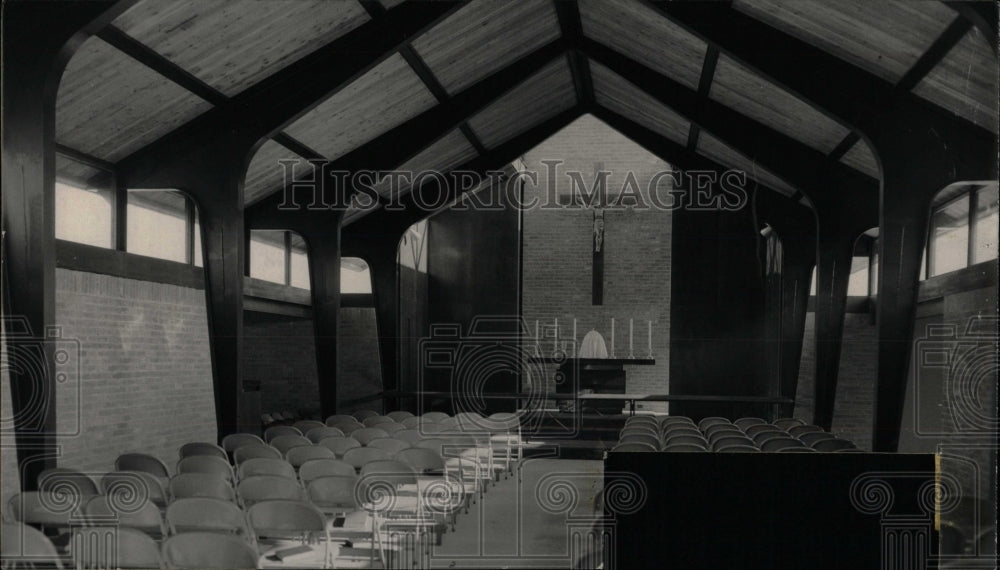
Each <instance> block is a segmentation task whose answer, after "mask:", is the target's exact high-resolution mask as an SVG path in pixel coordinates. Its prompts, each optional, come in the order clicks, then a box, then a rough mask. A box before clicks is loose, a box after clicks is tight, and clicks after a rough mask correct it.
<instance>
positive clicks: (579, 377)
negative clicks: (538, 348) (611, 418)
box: [556, 358, 656, 414]
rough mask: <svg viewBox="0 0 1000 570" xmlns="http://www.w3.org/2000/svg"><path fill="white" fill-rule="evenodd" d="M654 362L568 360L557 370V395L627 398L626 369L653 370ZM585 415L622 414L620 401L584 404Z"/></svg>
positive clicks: (641, 359)
mask: <svg viewBox="0 0 1000 570" xmlns="http://www.w3.org/2000/svg"><path fill="white" fill-rule="evenodd" d="M654 364H656V360H655V359H652V358H567V359H565V360H564V361H562V362H561V363H560V364H559V366H558V368H557V369H556V393H557V394H569V395H573V394H624V393H625V389H626V386H627V384H626V380H627V378H626V369H625V367H626V366H635V365H641V366H652V365H654ZM580 405H581V406H583V407H584V409H583V410H581V411H583V412H588V413H593V412H596V413H600V414H620V413H622V402H621V401H618V400H608V401H601V400H584V401H581V403H580Z"/></svg>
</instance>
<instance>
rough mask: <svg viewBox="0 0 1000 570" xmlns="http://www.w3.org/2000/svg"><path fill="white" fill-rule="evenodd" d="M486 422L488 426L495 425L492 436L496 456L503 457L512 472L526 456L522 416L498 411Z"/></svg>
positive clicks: (508, 470)
mask: <svg viewBox="0 0 1000 570" xmlns="http://www.w3.org/2000/svg"><path fill="white" fill-rule="evenodd" d="M476 421H477V422H480V421H482V420H476ZM485 423H486V425H488V426H495V427H494V428H493V429H492V430H491V431H492V433H493V435H492V437H491V438H490V441H491V442H492V446H493V456H494V458H499V459H501V461H502V462H503V464H504V465H505V466H506V468H507V473H508V474H512V473H513V472H514V466H515V465H516V464H517V463H519V462H520V461H521V459H522V458H523V457H524V440H523V439H522V438H521V418H520V416H518V415H517V414H515V413H510V412H497V413H495V414H491V415H490V417H489V418H487V420H486V422H485Z"/></svg>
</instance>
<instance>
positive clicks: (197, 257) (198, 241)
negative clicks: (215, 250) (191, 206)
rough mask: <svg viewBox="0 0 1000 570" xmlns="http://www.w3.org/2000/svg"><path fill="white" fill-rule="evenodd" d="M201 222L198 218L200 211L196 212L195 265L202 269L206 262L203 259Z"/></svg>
mask: <svg viewBox="0 0 1000 570" xmlns="http://www.w3.org/2000/svg"><path fill="white" fill-rule="evenodd" d="M201 256H202V252H201V220H200V219H199V218H198V209H197V208H195V211H194V265H195V267H202V266H203V265H204V262H203V261H202V259H201Z"/></svg>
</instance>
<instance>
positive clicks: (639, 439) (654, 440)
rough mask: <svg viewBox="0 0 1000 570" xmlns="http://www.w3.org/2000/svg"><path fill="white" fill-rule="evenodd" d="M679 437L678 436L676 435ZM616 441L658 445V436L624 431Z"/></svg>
mask: <svg viewBox="0 0 1000 570" xmlns="http://www.w3.org/2000/svg"><path fill="white" fill-rule="evenodd" d="M678 437H680V436H678ZM618 443H648V444H649V445H653V446H658V445H660V438H658V437H656V436H654V435H649V434H645V433H634V432H633V433H626V434H623V435H622V436H621V438H619V439H618Z"/></svg>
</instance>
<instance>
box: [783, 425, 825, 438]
mask: <svg viewBox="0 0 1000 570" xmlns="http://www.w3.org/2000/svg"><path fill="white" fill-rule="evenodd" d="M788 433H789V434H791V435H792V437H799V436H801V435H803V434H807V433H826V430H824V429H823V428H821V427H819V426H814V425H811V424H806V425H802V426H792V427H790V428H788Z"/></svg>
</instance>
